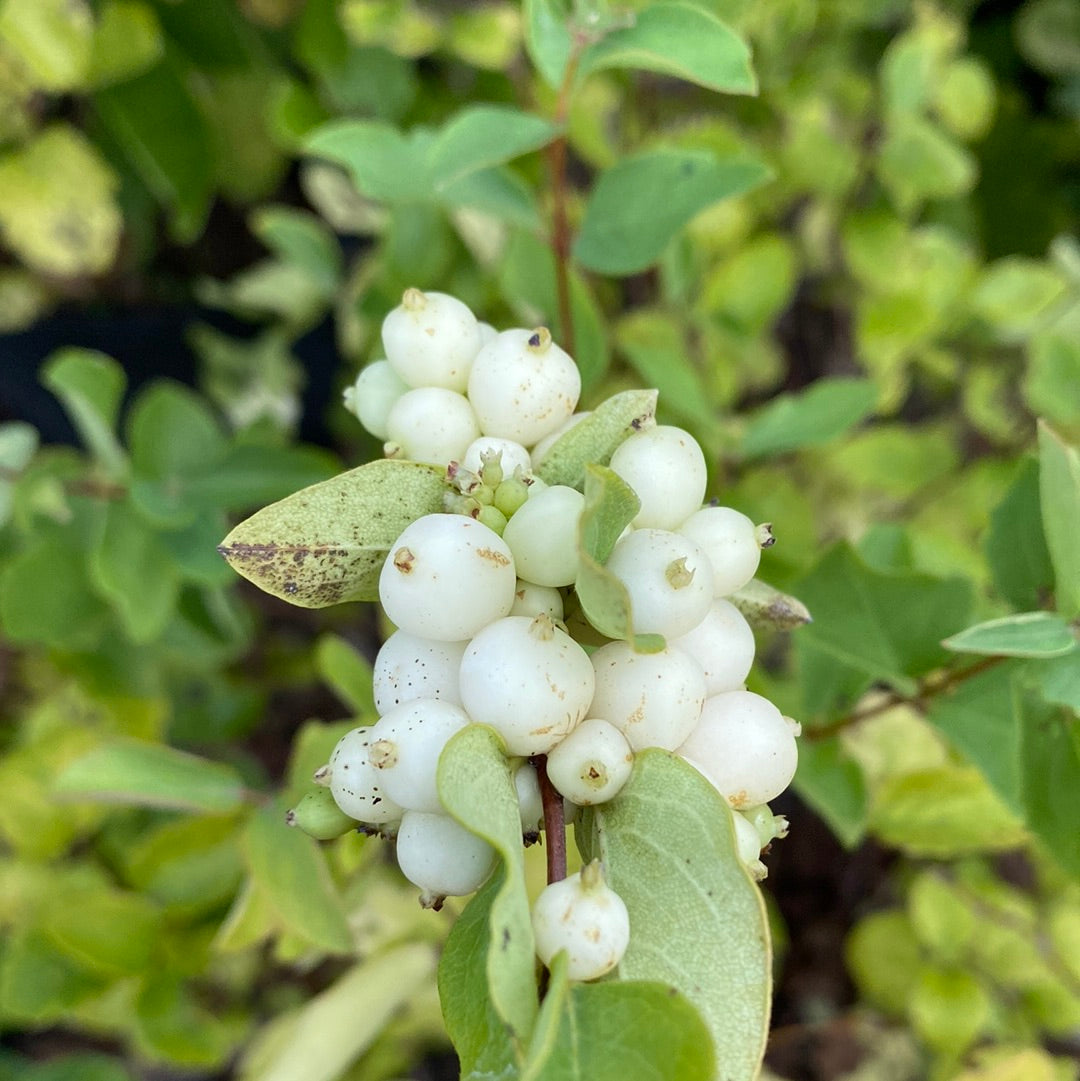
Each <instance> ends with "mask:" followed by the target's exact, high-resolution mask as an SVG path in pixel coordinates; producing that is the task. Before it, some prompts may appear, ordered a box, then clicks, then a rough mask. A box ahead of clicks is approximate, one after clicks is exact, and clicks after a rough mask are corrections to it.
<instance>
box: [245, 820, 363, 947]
mask: <svg viewBox="0 0 1080 1081" xmlns="http://www.w3.org/2000/svg"><path fill="white" fill-rule="evenodd" d="M285 814H286V809H285V805H284V803H282V802H279V801H274V802H271V803H268V804H266V805H265V806H264V807H260V808H259V810H258V811H256V812H255V814H253V815H252V816H251V818H250V819H249V820H248V824H247V827H246V829H245V830H244V837H243V848H244V855H245V857H246V861H247V866H248V870H249V871H250V872H251V877H252V878H253V879H254V881H255V884H256V886H257V887H258V889H259V890H260V891H262V893H263V894H264V895H265V897H266V900H267V901H268V902H269V904H270V906H271V907H272V908H273V909H274V911H275V912H277V914H278V916H279V917H280V918H281V921H282V922H283V923H284V924H285V926H286V927H287V928H288V930H290V931H292V932H293V933H295V934H298V935H300V936H301V937H302V938H304V939H306V940H307V941H309V942H311V943H312V944H314V945H315V946H319V947H321V948H322V949H324V950H326V951H328V952H330V953H341V954H348V953H352V952H353V937H352V932H351V931H350V930H349V923H348V919H347V918H346V915H345V907H344V905H343V904H342V901H341V898H340V896H339V895H338V892H337V889H336V887H335V886H334V883H333V880H332V879H331V877H330V872H329V870H328V869H327V866H326V860H325V859H324V858H323V856H322V853H321V852H320V851H319V846H318V842H317V841H314V840H312V838H310V837H308V836H307V835H306V834H304V833H301V832H300V830H297V829H293V828H292V827H291V826H289V825H287V824H286V821H285Z"/></svg>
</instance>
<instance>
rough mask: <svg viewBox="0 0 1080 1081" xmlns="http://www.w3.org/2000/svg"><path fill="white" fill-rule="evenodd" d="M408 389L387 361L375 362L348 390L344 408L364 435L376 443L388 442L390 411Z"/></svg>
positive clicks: (362, 371)
mask: <svg viewBox="0 0 1080 1081" xmlns="http://www.w3.org/2000/svg"><path fill="white" fill-rule="evenodd" d="M408 389H409V388H408V387H407V386H406V385H405V384H404V383H403V382H402V381H401V377H400V376H399V375H398V374H397V372H395V371H394V369H393V368H391V367H390V362H389V361H388V360H376V361H373V362H372V363H371V364H369V365H368V366H367V367H366V368H362V369H361V370H360V374H359V375H358V376H357V377H356V382H355V383H354V384H353V385H352V386H351V387H346V388H345V394H344V398H345V408H346V409H347V410H348V411H349V412H350V413H352V414H354V415H355V416H356V418H357V419H358V420H359V421H360V423H361V424H362V425H363V426H364V430H365V431H367V432H370V433H371V434H372V435H373V436H375V438H376V439H385V438H386V419H387V417H389V416H390V410H391V408H392V407H393V405H394V403H395V402H396V401H397V400H398V398H400V397H401V396H402V395H403V394H404V393H405V392H406V391H407V390H408Z"/></svg>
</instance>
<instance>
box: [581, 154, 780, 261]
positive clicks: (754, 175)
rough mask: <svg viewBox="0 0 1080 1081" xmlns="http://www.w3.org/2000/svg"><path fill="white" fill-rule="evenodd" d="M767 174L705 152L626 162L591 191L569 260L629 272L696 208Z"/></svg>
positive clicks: (743, 161)
mask: <svg viewBox="0 0 1080 1081" xmlns="http://www.w3.org/2000/svg"><path fill="white" fill-rule="evenodd" d="M768 177H769V170H768V169H767V168H766V167H765V166H764V165H763V164H761V162H759V161H755V160H753V159H749V158H725V159H721V158H718V157H717V156H716V155H715V154H713V153H711V152H710V151H707V150H672V149H662V150H652V151H648V152H646V153H644V154H639V155H637V156H636V157H632V158H626V159H624V160H623V161H620V162H619V163H618V164H616V165H613V166H612V167H611V168H610V169H608V170H606V171H605V172H603V173H601V175H600V178H599V180H598V181H597V182H596V185H595V186H594V187H593V190H592V194H591V195H590V196H589V200H588V202H587V203H586V205H585V219H584V221H583V222H582V224H581V232H580V233H579V234H578V238H577V241H576V242H575V244H574V258H575V259H576V260H577V261H578V262H579V263H581V264H582V266H585V267H587V268H588V269H589V270H595V271H597V272H598V273H600V274H616V275H619V274H636V273H638V272H639V271H641V270H645V269H646V268H647V267H650V266H652V264H653V263H655V262H656V261H657V260H658V259H659V258H660V256H661V255H662V254H663V252H664V249H665V248H666V247H667V246H668V243H669V242H670V241H671V240H672V239H673V238H674V237H675V235H676V233H678V232H679V230H680V229H682V227H683V226H684V225H686V224H687V222H689V221H690V219H691V218H692V217H693V216H694V215H695V214H697V213H698V211H701V210H704V209H705V208H706V207H707V206H710V205H711V204H712V203H715V202H718V201H719V200H720V199H724V198H726V197H727V196H730V195H738V194H740V193H742V192H745V191H749V189H751V188H754V187H756V186H757V185H758V184H761V183H763V182H764V181H765V180H767V179H768ZM660 193H663V197H662V198H660V197H658V196H659V194H660Z"/></svg>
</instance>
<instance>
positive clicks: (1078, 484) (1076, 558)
mask: <svg viewBox="0 0 1080 1081" xmlns="http://www.w3.org/2000/svg"><path fill="white" fill-rule="evenodd" d="M1039 495H1040V501H1041V505H1042V520H1043V530H1044V531H1045V533H1046V546H1047V548H1048V549H1049V551H1050V559H1051V561H1052V562H1053V564H1054V576H1055V595H1056V597H1057V607H1058V611H1059V612H1060V613H1061V614H1062V615H1063V616H1065V617H1066V618H1070V619H1071V618H1072V617H1073V616H1076V615H1077V614H1080V544H1078V543H1077V538H1078V537H1080V454H1077V451H1076V448H1075V447H1071V446H1069V445H1068V444H1067V443H1066V442H1065V441H1064V440H1063V439H1061V437H1060V436H1058V435H1056V434H1055V433H1054V432H1053V431H1052V429H1051V428H1050V427H1049V426H1048V425H1046V424H1042V423H1040V425H1039Z"/></svg>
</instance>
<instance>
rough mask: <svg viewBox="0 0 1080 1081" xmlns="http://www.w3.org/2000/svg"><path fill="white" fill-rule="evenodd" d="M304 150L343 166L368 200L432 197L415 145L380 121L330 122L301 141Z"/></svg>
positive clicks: (399, 201)
mask: <svg viewBox="0 0 1080 1081" xmlns="http://www.w3.org/2000/svg"><path fill="white" fill-rule="evenodd" d="M304 149H305V150H306V151H307V152H308V153H309V154H313V155H315V156H316V157H320V158H325V159H326V160H327V161H335V162H337V163H338V164H339V165H344V166H345V168H346V169H348V170H349V172H350V173H351V174H352V178H353V181H354V182H355V183H356V186H357V187H358V188H359V189H360V190H361V191H362V192H363V193H364V194H365V195H367V196H368V197H369V198H371V199H378V200H380V201H381V202H386V203H404V202H415V201H422V200H425V199H428V198H430V197H431V181H430V179H429V177H428V171H427V168H426V167H425V163H424V159H423V156H422V155H421V154H420V152H419V150H418V148H417V147H416V146H415V145H414V143H412V142H410V140H409V139H408V138H406V136H405V135H404V134H403V133H402V132H400V131H398V129H397V128H395V127H393V126H392V125H390V124H385V123H383V122H382V121H379V120H331V121H329V122H328V123H326V124H321V125H320V126H319V127H317V128H316V129H315V130H314V131H313V132H311V134H310V135H308V136H306V137H305V138H304Z"/></svg>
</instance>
